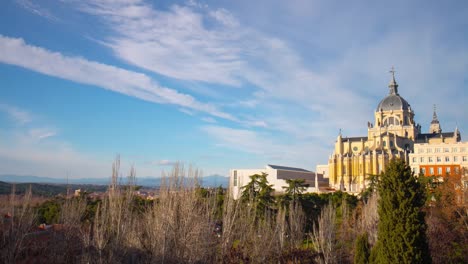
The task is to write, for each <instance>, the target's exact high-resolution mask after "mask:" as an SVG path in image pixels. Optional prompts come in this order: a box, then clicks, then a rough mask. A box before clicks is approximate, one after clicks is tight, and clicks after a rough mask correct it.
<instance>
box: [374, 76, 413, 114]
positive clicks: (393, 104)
mask: <svg viewBox="0 0 468 264" xmlns="http://www.w3.org/2000/svg"><path fill="white" fill-rule="evenodd" d="M390 72H391V73H392V80H391V81H390V84H389V85H388V88H389V89H390V93H389V95H387V96H386V97H385V98H384V99H382V101H380V103H379V105H378V106H377V111H389V110H410V104H409V103H408V102H407V101H406V100H405V99H403V97H401V96H400V95H399V94H398V84H397V82H396V81H395V71H394V70H393V68H392V70H391V71H390Z"/></svg>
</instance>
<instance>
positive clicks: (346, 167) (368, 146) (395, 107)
mask: <svg viewBox="0 0 468 264" xmlns="http://www.w3.org/2000/svg"><path fill="white" fill-rule="evenodd" d="M390 72H391V73H392V79H391V80H390V84H389V85H388V88H389V94H388V95H387V96H386V97H385V98H383V99H382V100H381V101H380V103H379V104H378V106H377V109H376V110H375V113H374V123H372V122H368V123H367V136H362V137H342V135H341V132H340V134H339V135H338V138H337V140H336V143H335V149H334V152H333V154H332V155H331V156H330V157H329V160H328V173H329V181H330V187H332V188H334V189H336V190H342V191H347V192H355V193H356V192H360V191H361V190H363V189H364V188H366V183H367V180H368V177H369V175H376V174H380V173H381V172H382V171H384V170H385V167H386V165H387V164H388V163H389V161H390V160H391V159H392V158H400V159H403V160H405V161H406V162H407V163H408V164H409V154H410V153H412V152H413V150H414V145H415V144H418V143H427V144H431V143H441V142H442V143H445V142H447V143H450V142H459V141H460V140H461V139H460V133H459V131H458V130H457V129H455V132H448V133H442V129H441V127H440V123H439V121H438V119H437V115H436V113H435V110H434V117H433V120H432V122H431V125H430V129H429V133H421V125H419V124H417V123H416V122H415V120H414V115H415V114H414V111H413V109H412V108H411V105H410V104H409V103H408V102H407V101H406V100H405V99H404V98H403V97H401V95H400V94H399V92H398V84H397V82H396V80H395V71H394V70H393V69H392V70H391V71H390Z"/></svg>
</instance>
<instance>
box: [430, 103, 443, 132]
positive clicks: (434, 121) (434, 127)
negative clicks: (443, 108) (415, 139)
mask: <svg viewBox="0 0 468 264" xmlns="http://www.w3.org/2000/svg"><path fill="white" fill-rule="evenodd" d="M429 133H432V134H439V133H442V128H441V127H440V123H439V119H438V118H437V113H436V105H434V113H433V114H432V121H431V126H430V127H429Z"/></svg>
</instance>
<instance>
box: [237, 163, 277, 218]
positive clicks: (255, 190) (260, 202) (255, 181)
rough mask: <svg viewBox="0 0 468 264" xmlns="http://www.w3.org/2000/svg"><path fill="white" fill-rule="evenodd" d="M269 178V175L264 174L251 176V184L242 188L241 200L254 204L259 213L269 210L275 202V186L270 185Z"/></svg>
mask: <svg viewBox="0 0 468 264" xmlns="http://www.w3.org/2000/svg"><path fill="white" fill-rule="evenodd" d="M267 176H268V174H266V173H264V172H262V174H254V175H251V176H249V178H250V182H249V183H247V185H245V186H243V187H242V188H241V190H242V194H241V200H242V201H244V202H252V203H253V204H254V205H255V208H256V210H257V211H258V212H259V213H262V212H263V211H264V210H265V209H267V208H269V206H270V205H271V204H272V203H273V202H274V197H273V195H272V192H273V187H272V186H273V185H270V184H268V180H267Z"/></svg>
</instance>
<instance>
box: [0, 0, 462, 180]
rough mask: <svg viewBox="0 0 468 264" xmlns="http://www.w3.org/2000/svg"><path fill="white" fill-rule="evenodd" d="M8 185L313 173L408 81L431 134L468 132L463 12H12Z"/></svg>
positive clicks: (406, 88)
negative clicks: (181, 169)
mask: <svg viewBox="0 0 468 264" xmlns="http://www.w3.org/2000/svg"><path fill="white" fill-rule="evenodd" d="M0 5H1V8H0V174H9V173H12V174H24V175H39V176H50V177H60V178H63V177H65V176H67V175H68V176H69V177H75V178H78V177H105V176H108V175H109V174H110V171H111V164H112V160H113V159H114V157H115V155H116V154H120V155H121V159H122V164H123V169H124V170H125V169H127V168H128V167H129V166H131V165H134V166H135V167H136V170H137V175H139V176H159V175H160V172H161V171H162V170H168V169H169V168H170V165H171V164H173V163H174V162H175V161H182V162H184V163H185V164H193V165H194V166H196V167H198V168H200V169H202V170H203V172H204V175H210V174H221V175H227V173H228V170H229V169H230V168H257V167H263V166H264V165H265V164H268V163H270V164H280V165H286V166H297V167H302V168H306V169H310V170H314V168H315V166H316V165H317V164H323V163H326V161H327V158H328V155H330V154H331V153H332V151H333V144H334V141H335V138H336V136H337V134H338V131H339V129H340V128H341V129H342V130H343V134H344V136H360V135H366V133H367V121H373V112H374V110H375V107H376V106H377V104H378V103H379V101H380V99H382V98H383V97H384V96H385V95H386V94H388V88H387V84H388V82H389V80H390V74H389V73H388V70H389V69H390V67H391V66H395V68H396V71H397V73H396V78H397V82H398V83H399V85H400V87H399V91H400V94H401V95H402V96H403V97H404V98H405V99H406V100H407V101H408V102H409V103H410V104H411V105H412V107H413V109H414V111H415V112H416V117H415V119H416V121H417V122H419V123H420V124H421V125H422V127H423V131H427V130H428V128H429V123H430V120H431V118H432V108H433V104H436V105H437V112H438V116H439V120H440V121H441V125H442V129H443V131H453V130H454V128H455V126H458V127H459V129H460V130H461V133H462V139H466V138H465V135H466V131H468V122H467V116H468V107H467V106H466V102H467V87H468V39H467V38H468V19H467V17H468V5H467V4H466V2H465V1H445V2H441V1H352V2H351V1H302V0H290V1H280V0H277V1H276V0H257V1H227V0H226V1H224V0H217V1H144V0H118V1H117V0H113V1H106V0H89V1H87V0H83V1H81V0H55V1H48V0H43V1H32V0H16V1H14V0H7V1H2V3H1V4H0Z"/></svg>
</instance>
